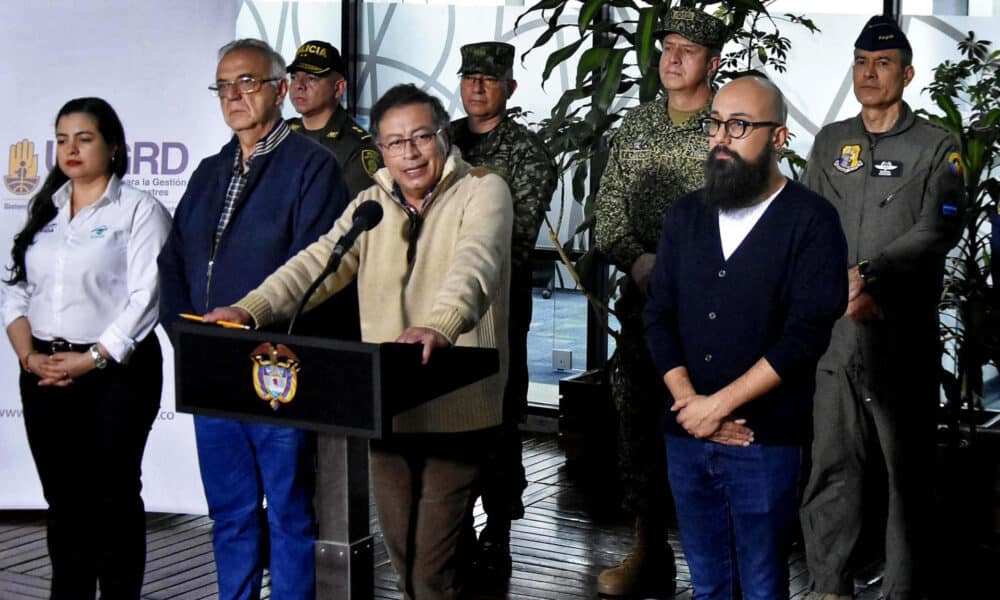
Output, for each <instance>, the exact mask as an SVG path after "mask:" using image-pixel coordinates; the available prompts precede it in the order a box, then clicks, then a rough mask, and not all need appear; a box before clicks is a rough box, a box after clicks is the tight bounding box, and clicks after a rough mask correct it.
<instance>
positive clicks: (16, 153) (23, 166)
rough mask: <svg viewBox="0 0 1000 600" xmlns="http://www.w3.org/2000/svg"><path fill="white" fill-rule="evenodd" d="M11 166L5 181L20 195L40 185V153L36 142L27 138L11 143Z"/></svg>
mask: <svg viewBox="0 0 1000 600" xmlns="http://www.w3.org/2000/svg"><path fill="white" fill-rule="evenodd" d="M9 165H10V166H9V168H8V169H7V175H4V178H3V183H4V185H5V186H7V189H8V190H9V191H10V192H11V193H13V194H16V195H18V196H26V195H28V194H30V193H31V192H33V191H35V188H36V187H38V180H39V177H38V155H37V154H35V143H34V142H32V141H31V140H29V139H27V138H25V139H23V140H21V141H20V142H17V143H15V144H11V145H10V157H9Z"/></svg>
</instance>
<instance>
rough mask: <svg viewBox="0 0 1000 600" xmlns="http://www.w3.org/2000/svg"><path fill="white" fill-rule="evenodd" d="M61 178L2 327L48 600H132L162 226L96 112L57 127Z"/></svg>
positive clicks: (22, 249) (13, 284)
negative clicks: (37, 502) (45, 551)
mask: <svg viewBox="0 0 1000 600" xmlns="http://www.w3.org/2000/svg"><path fill="white" fill-rule="evenodd" d="M56 157H57V165H56V166H55V167H54V168H53V169H52V172H51V173H49V175H48V177H47V178H46V180H45V182H44V184H43V185H42V188H41V190H40V191H39V192H38V193H37V194H36V195H35V197H34V198H32V200H31V202H30V204H29V205H28V219H27V223H26V224H25V226H24V229H22V230H21V232H20V233H19V234H18V235H17V236H16V237H15V239H14V247H13V250H12V251H11V258H12V264H11V266H10V267H8V269H9V273H10V278H9V279H7V280H6V283H7V284H8V285H7V286H5V289H4V298H3V318H4V324H5V326H6V327H7V335H8V337H9V338H10V343H11V345H12V346H13V347H14V351H15V352H16V353H17V356H18V359H19V360H20V361H21V367H22V372H21V378H20V389H21V401H22V403H23V405H24V424H25V429H26V431H27V435H28V443H29V445H30V447H31V453H32V456H33V457H34V459H35V466H36V468H37V470H38V475H39V479H40V480H41V483H42V490H43V492H44V494H45V499H46V501H47V502H48V505H49V510H48V513H47V519H48V548H49V555H50V558H51V560H52V595H51V597H52V598H53V599H55V600H59V599H60V598H64V599H72V600H76V599H82V598H91V599H92V598H94V597H95V594H96V588H97V587H98V585H99V586H100V590H101V597H102V598H105V599H120V598H127V599H136V598H139V595H140V591H141V588H142V577H143V571H144V569H145V559H146V558H145V556H146V536H145V507H144V505H143V503H142V498H141V496H140V493H139V492H140V489H141V487H142V484H141V481H140V466H141V463H142V454H143V450H144V448H145V445H146V438H147V436H148V435H149V430H150V428H151V427H152V424H153V419H154V418H155V417H156V413H157V411H158V409H159V404H160V387H161V384H162V359H161V356H160V347H159V344H158V343H157V341H156V336H155V335H154V334H153V333H152V331H153V327H154V326H155V325H156V321H157V300H158V298H157V296H158V292H159V291H158V287H157V271H156V256H157V254H158V253H159V251H160V247H161V246H162V245H163V242H164V240H165V239H166V237H167V233H168V231H169V229H170V216H169V214H168V213H167V211H166V210H165V209H164V208H163V206H162V205H161V204H160V203H159V202H157V201H156V200H155V199H154V198H153V197H152V196H150V195H149V194H147V193H145V192H142V191H139V190H137V189H135V188H133V187H131V186H129V185H127V184H125V183H123V182H122V181H121V179H120V178H121V177H122V176H123V175H124V174H125V170H126V162H127V160H126V146H125V132H124V131H123V129H122V124H121V121H120V120H119V119H118V115H117V114H115V111H114V109H113V108H111V106H110V105H108V103H107V102H105V101H104V100H101V99H100V98H78V99H75V100H71V101H69V102H68V103H66V105H65V106H63V107H62V109H61V110H60V111H59V114H58V116H57V117H56Z"/></svg>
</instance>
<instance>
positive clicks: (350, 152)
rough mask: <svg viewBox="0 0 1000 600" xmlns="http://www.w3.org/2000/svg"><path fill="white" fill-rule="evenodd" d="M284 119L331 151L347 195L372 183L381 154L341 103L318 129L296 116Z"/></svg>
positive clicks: (380, 161)
mask: <svg viewBox="0 0 1000 600" xmlns="http://www.w3.org/2000/svg"><path fill="white" fill-rule="evenodd" d="M287 121H288V126H289V127H291V128H292V131H298V132H299V133H301V134H304V135H306V136H308V137H310V138H312V139H314V140H316V141H317V142H319V143H320V144H323V146H325V147H326V148H328V149H329V150H330V151H331V152H333V154H334V156H336V157H337V164H338V165H340V170H341V173H342V175H343V177H344V183H346V184H347V192H348V193H349V194H350V197H351V198H354V197H355V196H357V195H358V194H359V193H361V191H362V190H365V189H367V188H369V187H371V185H372V184H373V183H374V182H373V181H372V175H374V174H375V171H378V170H379V169H380V168H382V156H381V155H380V154H379V153H378V150H376V149H375V142H374V140H372V136H371V134H369V133H368V132H367V131H365V130H364V129H363V128H362V127H361V126H360V125H358V124H357V123H356V122H355V121H354V119H352V118H351V117H350V115H348V114H347V111H346V110H344V108H343V107H342V106H337V108H336V110H334V113H333V116H331V117H330V120H329V121H327V123H326V125H325V126H324V127H323V128H322V129H313V130H309V129H306V128H305V127H303V125H302V119H301V118H299V117H295V118H294V119H288V120H287Z"/></svg>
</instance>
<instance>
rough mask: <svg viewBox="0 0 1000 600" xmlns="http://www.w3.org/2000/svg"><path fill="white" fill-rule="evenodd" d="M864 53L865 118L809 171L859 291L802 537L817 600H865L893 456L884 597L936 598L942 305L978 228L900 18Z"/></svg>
mask: <svg viewBox="0 0 1000 600" xmlns="http://www.w3.org/2000/svg"><path fill="white" fill-rule="evenodd" d="M854 47H855V50H854V95H855V96H856V97H857V99H858V102H860V103H861V113H860V114H859V115H857V116H855V117H853V118H850V119H847V120H844V121H839V122H836V123H831V124H829V125H827V126H826V127H824V128H823V129H822V130H820V132H819V133H818V134H817V135H816V140H815V142H814V143H813V148H812V151H811V153H810V156H809V165H808V167H807V169H806V172H805V174H804V183H805V184H806V185H807V186H809V187H810V188H812V189H813V190H814V191H816V192H818V193H819V194H821V195H823V196H825V197H826V198H827V199H828V200H830V202H832V203H833V204H834V206H836V207H837V210H838V212H839V213H840V218H841V224H842V225H843V228H844V233H845V234H846V236H847V244H848V260H849V263H850V264H849V265H847V269H846V273H845V275H846V276H847V278H848V283H849V286H850V293H849V304H848V308H847V311H846V313H845V315H844V316H843V317H842V318H841V319H840V320H839V321H838V322H837V324H836V325H835V326H834V330H833V338H832V341H831V343H830V347H829V349H828V350H827V352H826V354H825V355H824V356H823V358H822V359H821V360H820V363H819V368H818V370H817V376H816V396H815V399H814V409H813V411H814V412H813V414H814V420H815V426H814V441H813V449H812V472H811V473H810V476H809V481H808V484H807V487H806V490H805V494H804V498H803V507H802V511H801V517H802V519H801V520H802V530H803V534H804V537H805V549H806V559H807V562H808V566H809V572H810V576H811V578H812V583H811V587H812V589H813V592H812V596H811V597H812V598H819V599H823V600H845V599H850V598H853V597H854V596H853V591H854V572H853V571H852V570H851V565H850V564H849V560H850V558H851V554H852V549H854V548H855V547H856V546H857V544H858V539H859V536H860V533H861V526H862V514H863V506H862V500H863V498H864V496H865V493H864V483H865V481H866V479H870V477H871V474H870V473H871V472H872V470H873V469H876V472H877V470H878V469H881V468H882V467H880V466H879V463H882V462H883V461H884V464H885V469H886V470H887V472H888V486H889V494H888V500H889V501H888V521H887V523H886V543H885V548H886V561H885V573H884V579H883V584H882V586H883V596H884V597H885V598H889V599H895V598H923V597H926V596H927V595H928V593H929V592H928V589H929V588H928V582H927V581H926V580H925V577H926V576H927V574H928V573H932V572H934V570H935V569H934V566H933V565H931V564H929V563H928V562H927V550H928V547H927V546H928V544H927V539H928V537H929V536H928V535H927V533H928V532H929V529H930V523H932V522H933V518H932V517H931V516H930V515H929V514H928V513H929V510H928V508H929V507H928V505H927V500H928V496H929V494H928V492H927V490H926V489H925V486H923V483H924V481H925V478H924V477H922V474H921V470H924V469H926V468H927V465H930V464H933V460H934V456H933V450H934V413H935V408H936V407H937V405H938V387H939V386H938V372H939V370H940V360H941V343H940V339H939V335H938V309H937V307H938V300H939V298H940V297H941V286H942V275H943V268H944V260H945V255H946V254H947V253H948V251H949V249H951V247H952V246H953V245H954V244H955V242H956V241H957V240H958V238H959V236H960V234H961V230H962V225H963V222H964V219H963V215H964V213H965V207H966V198H965V192H964V183H963V177H962V159H961V155H960V154H959V148H958V144H957V142H956V140H955V139H954V138H953V136H952V135H951V134H950V133H949V132H948V131H947V130H945V129H944V128H942V127H939V126H937V125H935V124H933V123H931V122H929V121H927V120H926V119H922V118H920V117H917V116H916V115H914V114H913V111H912V110H910V107H909V105H907V103H906V102H904V101H903V89H904V88H905V87H906V86H907V85H908V84H909V83H910V81H912V80H913V66H912V65H911V64H910V63H911V60H912V56H913V54H912V49H911V47H910V43H909V41H907V39H906V35H905V34H904V33H903V31H902V30H900V28H899V26H898V25H897V24H896V22H895V20H893V19H892V18H891V17H883V16H876V17H873V18H872V19H871V20H869V21H868V23H866V24H865V26H864V29H863V30H862V31H861V34H860V35H859V36H858V39H857V41H856V42H855V45H854Z"/></svg>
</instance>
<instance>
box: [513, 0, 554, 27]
mask: <svg viewBox="0 0 1000 600" xmlns="http://www.w3.org/2000/svg"><path fill="white" fill-rule="evenodd" d="M565 5H566V0H541V2H538V3H537V4H535V5H533V6H532V7H531V8H529V9H528V10H526V11H524V12H523V13H521V14H520V15H519V16H518V17H517V20H516V21H514V29H515V30H516V29H517V27H518V25H520V24H521V19H523V18H525V17H527V16H528V15H530V14H531V13H533V12H535V11H540V10H551V9H553V8H560V9H561V8H565Z"/></svg>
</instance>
